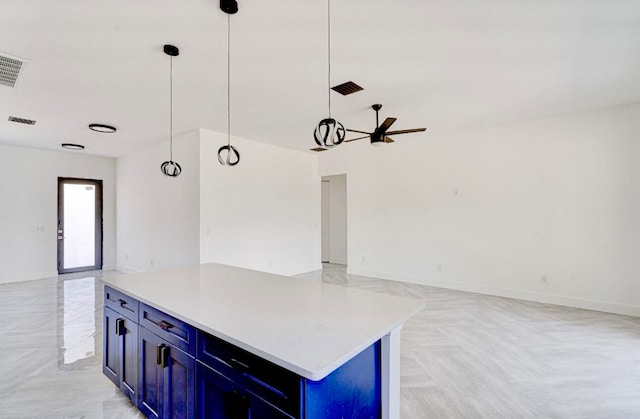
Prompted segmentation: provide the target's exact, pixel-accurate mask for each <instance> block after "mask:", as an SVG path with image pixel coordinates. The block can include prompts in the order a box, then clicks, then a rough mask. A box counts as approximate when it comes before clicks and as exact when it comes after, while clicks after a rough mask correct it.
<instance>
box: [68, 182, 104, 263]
mask: <svg viewBox="0 0 640 419" xmlns="http://www.w3.org/2000/svg"><path fill="white" fill-rule="evenodd" d="M98 269H102V181H101V180H91V179H75V178H58V273H61V274H63V273H70V272H82V271H92V270H98Z"/></svg>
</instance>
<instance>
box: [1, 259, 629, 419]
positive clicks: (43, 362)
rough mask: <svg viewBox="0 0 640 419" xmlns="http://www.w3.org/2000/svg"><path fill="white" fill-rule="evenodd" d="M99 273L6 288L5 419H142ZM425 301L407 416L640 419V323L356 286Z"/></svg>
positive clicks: (332, 276)
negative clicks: (112, 356) (111, 366)
mask: <svg viewBox="0 0 640 419" xmlns="http://www.w3.org/2000/svg"><path fill="white" fill-rule="evenodd" d="M114 274H115V273H113V272H104V273H103V272H90V273H82V274H72V275H64V276H60V277H56V278H50V279H44V280H39V281H31V282H25V283H19V284H5V285H0V417H1V418H140V417H142V416H141V415H140V414H139V413H138V412H137V411H136V410H135V408H133V407H132V405H131V404H130V403H129V401H128V399H126V398H125V397H124V396H123V395H122V394H121V393H120V392H119V390H117V389H116V388H115V387H114V386H113V384H112V383H111V382H110V381H109V380H108V379H107V378H105V377H104V376H103V375H102V371H101V359H102V348H101V342H102V332H101V329H102V320H101V319H102V298H103V291H102V283H101V281H100V278H101V277H102V276H103V275H104V276H106V275H114ZM301 277H302V278H306V279H320V280H322V281H324V282H327V283H332V284H338V285H342V286H349V287H354V288H360V289H366V290H372V291H378V292H385V293H389V294H395V295H402V296H409V297H414V298H420V299H424V300H425V301H426V303H427V306H426V308H425V309H424V310H423V311H422V312H421V313H419V314H418V315H416V316H415V317H414V318H413V319H411V320H409V321H408V322H407V323H406V324H405V327H404V329H403V335H402V377H401V417H402V418H403V419H409V418H640V318H634V317H625V316H619V315H613V314H607V313H599V312H593V311H586V310H578V309H570V308H565V307H558V306H551V305H544V304H538V303H530V302H525V301H519V300H512V299H506V298H499V297H490V296H483V295H478V294H472V293H465V292H459V291H450V290H444V289H439V288H433V287H427V286H420V285H414V284H406V283H399V282H392V281H384V280H378V279H373V278H365V277H357V276H347V275H346V274H345V269H344V267H342V266H338V265H325V267H324V270H323V272H322V273H313V274H308V275H301Z"/></svg>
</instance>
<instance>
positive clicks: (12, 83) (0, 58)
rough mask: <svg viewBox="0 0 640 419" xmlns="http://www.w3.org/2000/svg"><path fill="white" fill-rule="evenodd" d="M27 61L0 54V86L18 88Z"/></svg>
mask: <svg viewBox="0 0 640 419" xmlns="http://www.w3.org/2000/svg"><path fill="white" fill-rule="evenodd" d="M26 64H27V61H25V60H22V59H20V58H16V57H12V56H10V55H6V54H2V53H0V85H2V86H7V87H12V88H15V87H18V82H19V81H20V79H21V76H22V73H24V68H25V66H26Z"/></svg>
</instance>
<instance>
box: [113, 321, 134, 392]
mask: <svg viewBox="0 0 640 419" xmlns="http://www.w3.org/2000/svg"><path fill="white" fill-rule="evenodd" d="M119 322H120V324H119V326H118V328H119V330H118V331H119V332H120V336H119V338H120V349H119V354H120V389H121V390H122V392H123V393H124V394H125V395H126V396H127V397H129V399H131V401H132V402H133V403H134V404H137V402H138V400H137V397H138V395H137V393H136V388H138V324H137V323H134V322H133V321H131V320H129V319H127V318H121V319H120V320H119Z"/></svg>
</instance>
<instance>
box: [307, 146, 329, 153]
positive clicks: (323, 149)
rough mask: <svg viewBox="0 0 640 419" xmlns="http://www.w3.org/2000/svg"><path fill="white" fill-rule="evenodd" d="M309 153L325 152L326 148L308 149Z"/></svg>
mask: <svg viewBox="0 0 640 419" xmlns="http://www.w3.org/2000/svg"><path fill="white" fill-rule="evenodd" d="M310 150H311V151H317V152H321V151H326V150H327V149H326V148H322V147H316V148H312V149H310Z"/></svg>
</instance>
